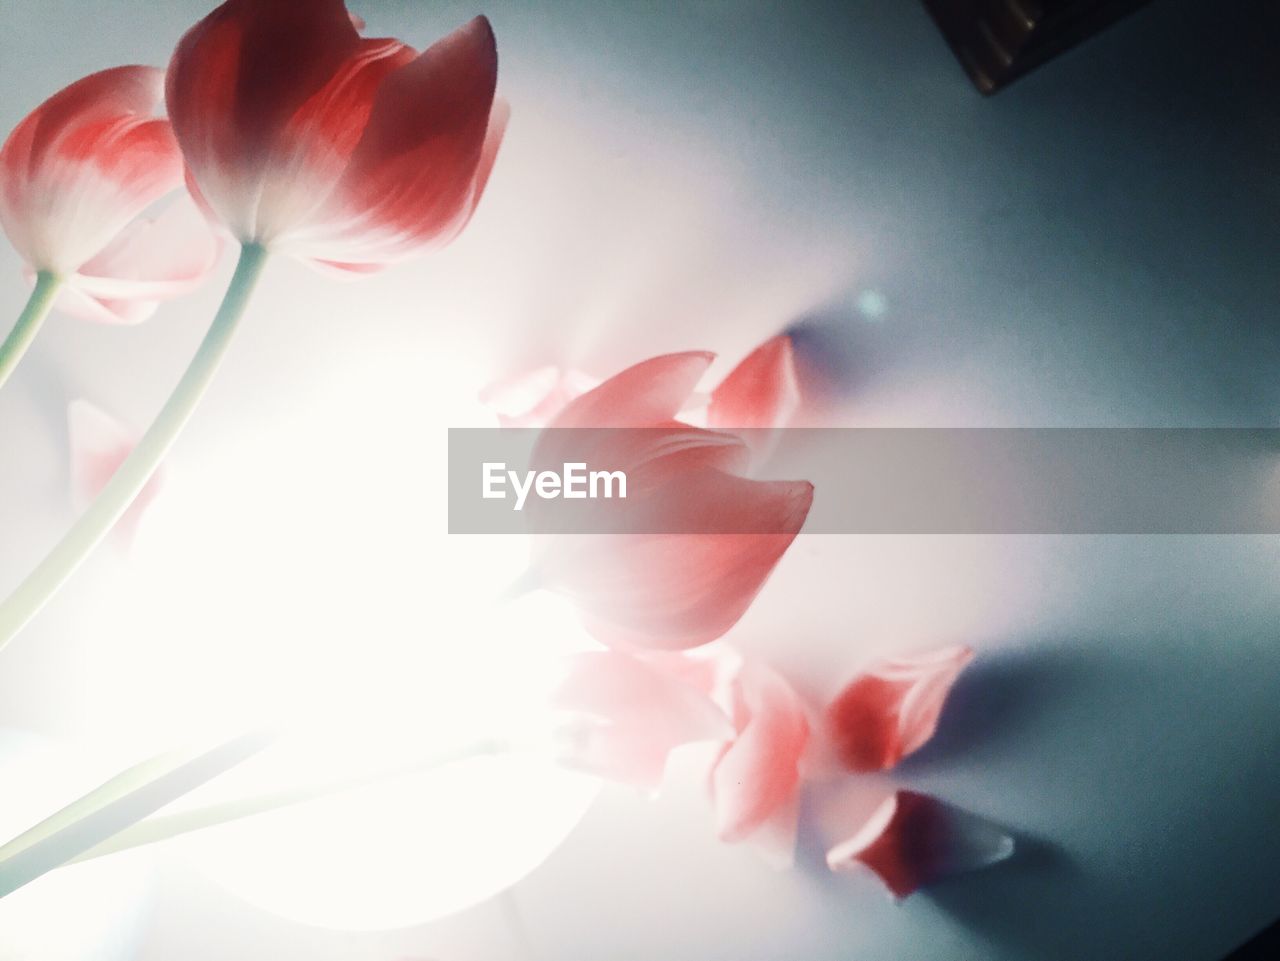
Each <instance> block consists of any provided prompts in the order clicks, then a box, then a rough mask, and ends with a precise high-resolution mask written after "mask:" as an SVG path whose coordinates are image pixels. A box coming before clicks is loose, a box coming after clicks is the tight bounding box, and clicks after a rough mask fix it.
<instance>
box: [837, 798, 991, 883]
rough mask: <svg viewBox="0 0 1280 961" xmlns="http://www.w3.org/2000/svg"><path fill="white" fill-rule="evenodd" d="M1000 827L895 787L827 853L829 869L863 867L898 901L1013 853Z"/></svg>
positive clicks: (947, 805) (934, 799)
mask: <svg viewBox="0 0 1280 961" xmlns="http://www.w3.org/2000/svg"><path fill="white" fill-rule="evenodd" d="M1013 848H1014V841H1013V838H1012V837H1010V836H1009V835H1008V834H1007V833H1006V832H1005V831H1003V830H1001V829H1000V828H998V827H996V826H995V825H994V824H991V823H990V822H989V821H987V820H985V819H984V818H980V817H978V816H977V815H976V814H970V813H969V812H967V811H962V810H960V809H959V808H955V807H952V806H951V805H949V804H944V803H943V802H941V801H939V800H937V799H936V798H932V797H929V796H928V795H927V794H917V793H916V792H915V791H897V792H895V793H894V795H893V796H892V797H891V798H889V799H888V800H887V801H885V802H884V804H882V805H881V806H880V807H879V808H878V809H877V810H876V812H875V813H874V814H873V815H872V816H871V819H870V820H869V821H867V823H866V825H865V826H864V827H863V828H862V829H861V830H860V831H859V832H858V833H857V834H856V835H854V836H853V837H852V838H850V839H849V840H848V841H845V842H844V843H843V844H839V845H837V846H836V847H834V848H832V849H831V850H830V851H829V852H828V853H827V865H828V866H829V867H830V868H831V870H832V871H850V870H853V869H855V868H856V867H858V866H861V867H865V868H867V869H869V870H871V871H873V872H875V874H876V876H877V877H878V878H879V879H880V881H881V882H882V883H883V884H884V886H885V887H886V888H888V890H889V892H890V894H892V895H893V896H894V898H897V899H901V898H905V897H907V896H908V895H911V894H913V893H914V892H916V891H918V890H919V889H920V888H922V887H925V886H927V885H930V884H932V883H934V882H935V881H938V880H941V879H942V878H944V877H947V876H949V875H952V874H959V873H962V872H966V871H975V870H978V869H979V868H985V867H989V866H990V865H992V864H996V863H998V862H1000V861H1003V860H1005V859H1006V858H1009V857H1011V856H1012V855H1013Z"/></svg>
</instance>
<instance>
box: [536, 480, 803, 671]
mask: <svg viewBox="0 0 1280 961" xmlns="http://www.w3.org/2000/svg"><path fill="white" fill-rule="evenodd" d="M812 500H813V487H812V485H811V484H809V483H808V482H806V481H794V482H792V481H776V482H770V483H764V482H759V481H748V480H744V479H742V478H737V477H733V476H731V475H728V474H722V473H716V474H714V476H706V477H697V476H695V477H691V478H689V480H688V482H687V483H686V484H685V485H683V486H681V487H673V488H672V489H671V491H670V494H669V495H668V497H667V501H668V503H670V504H671V512H672V516H673V517H686V518H690V519H697V520H698V522H699V523H700V524H702V525H706V524H707V523H710V522H719V523H722V524H723V525H724V527H725V529H726V530H730V531H732V530H734V529H739V530H759V531H763V532H764V533H697V534H690V533H674V534H661V533H658V534H644V533H636V534H626V533H623V534H606V533H599V534H581V535H555V536H554V542H553V543H552V544H550V545H543V544H541V543H537V544H535V550H536V551H537V553H536V555H535V568H536V570H537V572H538V575H539V577H540V578H541V582H542V584H543V585H544V586H546V587H548V588H550V589H552V590H555V591H558V592H559V593H561V594H562V595H564V596H566V597H568V598H569V599H570V600H572V601H573V603H574V604H575V605H576V606H577V608H578V610H579V612H580V614H581V615H582V617H583V622H584V625H585V626H586V628H587V630H588V631H590V632H591V634H592V635H593V636H594V637H595V638H597V639H598V640H599V641H601V642H602V643H604V644H607V645H609V646H611V647H623V648H642V649H643V648H648V649H657V650H687V649H689V648H693V647H698V646H701V645H703V644H708V643H710V642H711V641H714V640H715V639H717V638H718V637H721V636H722V635H723V634H725V632H727V631H728V630H729V629H730V628H731V627H733V625H734V624H736V623H737V622H738V620H739V619H740V618H741V617H742V615H743V614H744V613H746V610H747V608H748V607H750V605H751V602H752V601H753V600H754V599H755V596H756V594H758V593H759V592H760V589H761V588H762V587H763V586H764V584H765V581H766V580H767V579H768V577H769V575H770V574H771V573H772V571H773V569H774V567H776V566H777V563H778V561H779V560H780V559H781V558H782V555H783V554H784V553H785V552H786V550H787V548H788V547H790V545H791V542H792V541H793V540H794V539H795V536H796V534H797V533H799V530H800V528H801V526H803V524H804V519H805V516H806V515H807V514H808V511H809V507H810V505H811V503H812ZM677 501H679V502H678V503H676V502H677ZM692 522H693V521H692V520H688V521H686V523H692ZM550 538H551V535H548V539H550Z"/></svg>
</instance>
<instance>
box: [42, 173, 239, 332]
mask: <svg viewBox="0 0 1280 961" xmlns="http://www.w3.org/2000/svg"><path fill="white" fill-rule="evenodd" d="M220 249H221V245H220V243H219V242H218V239H217V237H215V236H214V234H213V232H212V231H211V230H210V229H209V226H208V224H207V223H206V222H205V220H204V218H203V216H201V214H200V212H199V210H197V209H196V206H195V204H193V203H192V202H191V201H190V200H189V199H186V198H183V199H181V200H178V201H176V202H174V203H172V204H170V205H169V206H168V207H167V208H166V209H165V210H164V211H163V212H162V213H161V214H160V215H159V216H157V217H149V218H148V217H142V218H138V219H137V220H134V221H133V222H132V223H130V224H129V225H128V226H127V227H125V229H124V230H122V231H121V232H120V233H119V234H117V235H116V237H115V239H114V240H112V241H111V243H110V244H108V245H107V246H106V247H105V248H103V250H102V251H101V252H100V253H99V254H98V255H97V256H95V257H93V258H92V259H91V260H89V261H88V262H87V263H86V264H85V265H84V266H83V267H81V268H80V271H79V272H78V273H77V274H76V275H75V276H73V277H71V278H70V282H69V283H68V284H67V286H66V287H64V289H63V293H62V296H61V297H60V298H59V300H58V304H57V306H58V308H59V309H60V310H62V311H64V312H65V313H69V314H72V315H74V316H78V317H81V318H83V319H86V320H94V321H98V322H101V323H110V324H136V323H139V322H141V321H142V320H145V319H146V318H147V317H149V316H150V315H151V314H152V313H153V312H154V311H155V308H156V305H157V303H158V302H159V301H162V300H170V299H172V298H174V297H179V296H182V295H183V294H186V293H189V292H191V291H192V290H194V289H195V288H197V287H198V286H199V285H200V284H201V283H203V282H204V280H205V279H206V278H207V277H208V276H209V274H210V273H211V272H212V270H213V268H214V267H215V266H216V264H217V261H218V254H219V252H220Z"/></svg>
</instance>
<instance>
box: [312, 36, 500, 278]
mask: <svg viewBox="0 0 1280 961" xmlns="http://www.w3.org/2000/svg"><path fill="white" fill-rule="evenodd" d="M497 81H498V51H497V44H496V41H495V40H494V36H493V29H492V27H490V25H489V21H488V20H487V19H486V18H485V17H476V18H475V19H474V20H472V21H471V22H469V23H467V24H466V25H465V26H463V27H461V28H459V29H458V30H456V31H454V32H453V33H452V34H450V35H449V36H448V37H445V38H444V39H443V40H440V41H438V42H437V43H435V44H433V45H432V46H431V47H429V48H428V49H427V50H426V51H424V52H423V53H422V54H420V55H419V56H418V57H417V58H416V59H415V60H413V61H412V62H410V63H408V64H405V65H403V66H401V67H400V68H399V69H397V70H395V71H394V72H393V73H391V74H390V75H389V76H388V77H387V78H386V80H385V81H384V82H383V83H382V84H381V86H380V87H379V89H378V91H377V96H376V98H375V100H374V103H373V108H372V112H371V113H370V115H369V119H368V124H367V125H366V126H365V128H364V133H363V136H362V137H361V138H360V142H359V144H358V145H357V146H356V148H355V152H354V153H353V154H352V156H351V163H350V165H349V167H348V168H347V170H346V173H345V174H344V176H343V178H342V181H341V183H340V184H339V185H338V188H337V191H336V193H335V196H336V197H337V198H340V205H341V212H342V216H343V217H345V228H344V229H343V231H342V233H343V235H344V236H343V237H342V241H343V243H344V244H345V245H346V246H348V247H349V248H350V249H349V250H348V256H347V257H343V258H338V259H344V260H350V261H353V262H355V261H361V260H373V261H386V260H393V259H396V258H398V257H404V256H409V255H410V254H412V253H414V252H416V251H417V250H418V249H420V248H422V247H423V246H426V245H437V244H441V243H445V242H447V241H449V240H451V239H452V238H453V237H454V236H455V235H456V234H457V233H458V231H459V230H461V229H462V227H463V226H464V225H465V223H466V221H467V219H469V218H470V216H471V212H472V210H473V209H474V206H475V201H476V200H477V199H478V196H477V183H478V180H477V178H478V176H480V177H483V178H485V179H487V177H488V173H489V169H490V168H491V167H492V164H493V154H495V153H496V151H497V146H498V143H500V141H501V133H502V129H503V126H504V124H505V109H504V108H502V107H499V109H498V111H497V114H496V121H497V122H496V126H495V125H491V123H490V118H491V115H492V114H493V113H494V110H493V108H494V93H495V90H496V87H497ZM334 217H335V220H338V219H341V218H339V217H338V215H337V214H336V213H335V215H334Z"/></svg>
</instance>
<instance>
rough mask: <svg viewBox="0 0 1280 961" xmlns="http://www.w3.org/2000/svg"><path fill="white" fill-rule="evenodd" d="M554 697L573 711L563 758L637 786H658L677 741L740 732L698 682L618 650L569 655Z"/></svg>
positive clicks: (680, 743) (561, 706)
mask: <svg viewBox="0 0 1280 961" xmlns="http://www.w3.org/2000/svg"><path fill="white" fill-rule="evenodd" d="M552 703H553V705H554V706H555V707H556V708H557V709H558V710H560V711H562V712H565V713H566V714H567V715H568V721H567V723H566V724H565V725H564V727H563V733H564V735H565V736H564V741H565V744H564V751H563V755H562V760H563V761H564V762H565V763H567V764H569V765H570V766H573V767H577V768H580V769H582V770H585V771H587V772H589V773H591V774H596V775H598V776H600V777H606V778H609V779H610V780H614V781H620V782H622V783H624V784H631V785H634V786H636V787H642V788H649V789H656V788H658V787H659V786H660V785H661V783H662V775H663V772H664V771H665V769H666V764H667V757H668V755H670V753H671V752H672V751H673V750H675V749H676V748H678V747H682V746H683V745H686V744H693V743H697V742H699V741H723V740H726V739H728V738H730V737H732V735H733V727H732V725H730V723H729V719H728V718H727V717H725V715H724V713H723V712H722V711H721V710H720V708H718V707H717V706H716V705H715V703H714V702H713V701H712V700H711V698H710V697H709V696H708V694H707V693H706V692H704V691H702V690H700V689H699V688H698V686H697V685H696V684H693V683H690V682H688V681H686V680H684V679H682V678H680V677H679V676H678V675H676V674H675V673H673V672H668V671H664V670H662V669H661V668H660V667H659V666H655V665H652V664H648V663H646V662H644V661H642V660H640V659H639V658H636V657H632V656H631V655H629V654H622V653H618V652H616V651H591V652H587V653H583V654H576V655H573V656H572V657H570V658H569V659H568V661H567V670H566V672H565V677H564V680H563V681H562V683H561V684H560V686H559V687H558V689H557V690H556V691H555V693H554V695H553V698H552Z"/></svg>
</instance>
